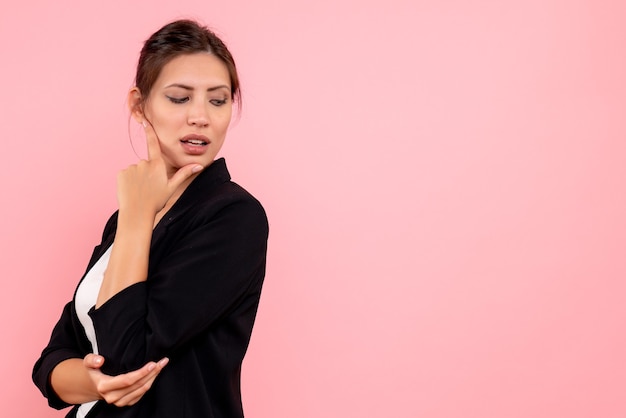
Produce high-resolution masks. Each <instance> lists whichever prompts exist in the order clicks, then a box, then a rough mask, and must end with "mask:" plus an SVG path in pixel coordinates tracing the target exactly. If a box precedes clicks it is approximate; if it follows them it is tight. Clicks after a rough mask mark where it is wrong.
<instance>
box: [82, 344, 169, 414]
mask: <svg viewBox="0 0 626 418" xmlns="http://www.w3.org/2000/svg"><path fill="white" fill-rule="evenodd" d="M168 361H169V360H168V359H167V358H164V359H162V360H160V361H159V362H157V363H155V362H153V361H151V362H149V363H147V364H145V365H144V366H143V367H142V368H141V369H137V370H134V371H132V372H128V373H124V374H120V375H118V376H109V375H106V374H104V373H102V372H101V371H100V367H102V364H104V357H102V356H98V355H95V354H88V355H86V356H85V358H84V359H83V365H84V366H85V368H86V369H87V373H88V374H89V377H90V379H91V380H92V382H93V384H94V385H95V388H96V390H97V392H98V395H99V396H100V397H101V398H102V399H104V400H105V401H106V402H107V403H109V404H113V405H115V406H120V407H121V406H130V405H134V404H136V403H137V402H139V400H140V399H141V398H142V397H143V395H144V394H145V393H146V392H147V391H148V390H149V389H150V388H151V387H152V384H153V383H154V379H156V377H157V376H158V375H159V373H160V372H161V370H163V368H164V367H165V366H166V365H167V363H168Z"/></svg>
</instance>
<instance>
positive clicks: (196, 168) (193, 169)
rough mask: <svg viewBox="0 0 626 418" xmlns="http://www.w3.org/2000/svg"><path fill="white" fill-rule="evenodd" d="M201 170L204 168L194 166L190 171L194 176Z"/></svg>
mask: <svg viewBox="0 0 626 418" xmlns="http://www.w3.org/2000/svg"><path fill="white" fill-rule="evenodd" d="M203 168H204V167H202V166H201V165H197V166H195V167H194V168H192V169H191V172H192V173H194V174H195V173H197V172H199V171H202V169H203Z"/></svg>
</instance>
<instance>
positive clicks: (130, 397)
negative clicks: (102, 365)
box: [104, 358, 169, 406]
mask: <svg viewBox="0 0 626 418" xmlns="http://www.w3.org/2000/svg"><path fill="white" fill-rule="evenodd" d="M168 362H169V359H167V358H164V359H162V360H161V361H159V362H158V363H156V364H155V365H154V368H152V371H151V372H150V373H149V374H148V375H146V376H145V377H143V378H141V379H139V380H138V381H136V382H134V383H132V384H131V385H128V386H124V385H123V384H122V386H119V388H117V389H112V390H109V391H106V392H105V393H104V398H105V400H106V401H107V403H112V404H114V405H116V406H125V405H133V404H134V403H136V402H137V401H138V400H139V399H141V397H142V396H143V395H144V394H145V393H146V392H147V391H148V390H149V389H150V388H151V387H152V384H153V383H154V379H156V377H157V376H158V375H159V373H161V370H163V367H165V365H166V364H167V363H168ZM127 377H128V376H125V375H121V376H117V377H116V378H113V379H115V380H118V382H116V385H119V384H120V379H117V378H121V381H122V382H123V381H124V380H126V378H127ZM126 383H128V382H126Z"/></svg>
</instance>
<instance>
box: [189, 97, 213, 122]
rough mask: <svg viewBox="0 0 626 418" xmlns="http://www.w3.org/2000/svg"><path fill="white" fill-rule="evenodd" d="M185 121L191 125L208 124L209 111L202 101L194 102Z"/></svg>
mask: <svg viewBox="0 0 626 418" xmlns="http://www.w3.org/2000/svg"><path fill="white" fill-rule="evenodd" d="M187 122H188V123H189V125H192V126H200V127H204V126H208V125H209V111H208V109H207V106H206V105H205V104H204V103H194V104H192V106H191V108H190V109H189V115H188V117H187Z"/></svg>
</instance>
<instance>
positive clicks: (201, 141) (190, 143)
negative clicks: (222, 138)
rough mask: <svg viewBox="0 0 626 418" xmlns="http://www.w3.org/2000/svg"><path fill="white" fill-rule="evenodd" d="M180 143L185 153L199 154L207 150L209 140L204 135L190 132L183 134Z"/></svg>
mask: <svg viewBox="0 0 626 418" xmlns="http://www.w3.org/2000/svg"><path fill="white" fill-rule="evenodd" d="M180 143H181V145H182V147H183V149H184V150H185V152H186V153H187V154H192V155H199V154H203V153H204V152H205V151H206V150H207V146H208V145H209V144H210V143H211V141H210V140H209V138H207V137H206V136H204V135H198V134H190V135H186V136H184V137H183V138H182V139H181V140H180Z"/></svg>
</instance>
